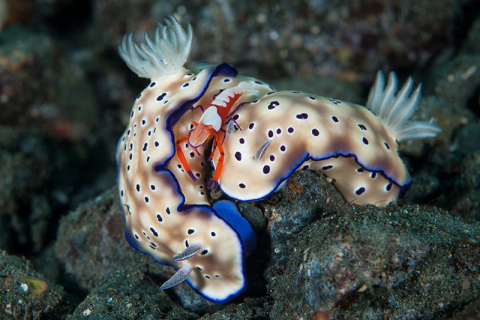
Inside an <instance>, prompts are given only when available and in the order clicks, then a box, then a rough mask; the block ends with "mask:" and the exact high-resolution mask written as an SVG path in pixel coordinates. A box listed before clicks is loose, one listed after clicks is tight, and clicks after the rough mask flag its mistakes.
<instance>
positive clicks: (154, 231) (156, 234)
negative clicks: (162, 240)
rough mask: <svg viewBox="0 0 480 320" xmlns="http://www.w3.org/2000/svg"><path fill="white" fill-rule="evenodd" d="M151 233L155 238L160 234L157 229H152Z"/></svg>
mask: <svg viewBox="0 0 480 320" xmlns="http://www.w3.org/2000/svg"><path fill="white" fill-rule="evenodd" d="M150 231H151V232H152V233H153V235H154V236H155V237H158V232H157V231H156V230H155V229H153V228H150Z"/></svg>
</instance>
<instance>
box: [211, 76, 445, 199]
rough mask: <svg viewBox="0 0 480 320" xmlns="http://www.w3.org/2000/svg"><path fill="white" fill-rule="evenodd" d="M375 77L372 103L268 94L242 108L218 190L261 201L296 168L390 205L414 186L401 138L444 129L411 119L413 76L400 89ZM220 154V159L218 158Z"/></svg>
mask: <svg viewBox="0 0 480 320" xmlns="http://www.w3.org/2000/svg"><path fill="white" fill-rule="evenodd" d="M384 86H385V80H384V76H383V73H382V72H379V73H378V75H377V79H376V82H375V84H374V86H373V87H372V89H371V91H370V95H369V99H368V102H367V107H366V108H365V107H362V106H360V105H356V104H352V103H348V102H343V101H340V100H337V99H333V98H326V97H321V96H317V95H313V94H307V93H303V92H299V91H283V92H270V93H267V94H266V95H265V96H262V97H260V98H259V99H258V100H256V101H253V102H252V103H250V104H247V105H244V106H243V107H242V108H239V109H238V111H237V112H236V113H235V115H234V117H235V118H236V122H237V124H238V126H239V127H241V128H244V129H243V130H242V131H239V130H238V131H236V132H234V133H230V134H228V135H227V136H226V138H225V141H224V146H223V148H224V150H225V151H224V152H225V159H224V163H223V173H222V175H221V177H220V179H219V183H220V187H221V189H222V190H223V192H224V193H226V194H227V195H228V196H229V197H231V198H235V199H238V200H241V201H249V200H256V199H260V198H263V197H265V196H267V195H268V194H270V193H272V192H274V191H275V190H276V189H278V188H279V187H281V186H282V185H283V184H284V182H285V180H286V179H287V178H288V177H289V176H290V175H291V174H292V173H293V172H294V171H295V170H302V169H303V170H305V169H310V170H317V171H321V172H323V173H324V174H325V175H326V176H327V177H329V178H331V179H332V183H333V185H334V186H335V187H336V188H337V190H338V191H339V192H340V193H341V194H342V195H343V197H344V198H345V200H346V201H347V202H351V203H357V204H365V203H372V204H376V205H377V206H385V205H387V204H388V203H390V202H391V201H393V200H396V199H397V197H398V196H399V193H400V192H401V191H402V190H405V189H406V188H407V187H408V186H409V184H410V183H411V180H410V176H409V173H408V171H407V168H406V167H405V164H404V163H403V161H402V160H401V158H400V157H399V155H398V144H397V142H398V141H402V140H405V139H413V138H423V137H431V136H435V135H437V133H438V132H440V131H441V129H440V128H439V127H437V126H435V125H434V124H432V123H431V122H421V121H409V119H410V117H411V116H412V114H413V112H414V110H415V108H416V105H417V103H418V101H419V98H420V86H418V87H417V89H416V90H415V91H414V92H413V94H411V92H412V89H413V81H412V79H411V78H410V79H409V80H408V81H407V82H406V84H405V85H404V86H403V88H402V89H401V90H400V92H399V93H398V94H397V78H396V76H395V74H394V73H393V72H392V73H391V74H390V76H389V81H388V84H387V87H386V88H384ZM217 158H218V155H217V156H216V157H214V160H216V159H217Z"/></svg>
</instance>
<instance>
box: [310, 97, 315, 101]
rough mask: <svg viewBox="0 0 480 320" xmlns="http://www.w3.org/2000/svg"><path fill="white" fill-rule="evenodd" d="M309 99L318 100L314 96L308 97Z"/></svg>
mask: <svg viewBox="0 0 480 320" xmlns="http://www.w3.org/2000/svg"><path fill="white" fill-rule="evenodd" d="M308 99H310V100H313V101H315V100H317V99H315V98H314V97H308Z"/></svg>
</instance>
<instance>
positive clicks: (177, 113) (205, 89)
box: [116, 17, 440, 302]
mask: <svg viewBox="0 0 480 320" xmlns="http://www.w3.org/2000/svg"><path fill="white" fill-rule="evenodd" d="M192 39H193V36H192V30H191V27H190V26H188V31H185V30H184V29H183V28H182V27H181V26H180V24H179V23H178V22H177V21H176V20H175V18H173V17H170V18H169V19H167V20H166V25H165V26H162V25H159V26H158V28H157V30H156V32H155V36H154V37H153V38H152V39H150V37H149V36H148V33H147V32H146V33H145V43H142V44H140V45H138V44H136V43H134V42H133V40H132V34H129V35H127V36H126V37H125V38H124V40H123V42H122V44H121V45H120V47H119V52H120V55H121V57H122V58H123V59H124V60H125V62H126V63H127V65H128V66H129V67H130V69H132V71H133V72H135V73H136V74H137V75H138V76H140V77H145V78H150V79H151V82H150V84H149V86H148V87H147V88H145V89H144V90H143V92H142V93H141V94H140V95H139V96H138V98H137V99H136V100H135V103H134V105H133V109H132V112H131V115H130V120H129V123H128V126H127V128H126V130H125V132H124V134H123V135H122V136H121V138H120V140H119V142H118V147H117V153H116V159H117V168H118V169H117V170H118V185H119V193H120V202H121V204H122V206H123V208H124V212H125V221H126V234H127V239H128V241H129V242H130V244H132V246H134V247H135V248H137V249H138V250H140V251H142V252H144V253H146V254H148V255H150V256H152V257H153V258H154V259H155V260H157V261H159V262H160V263H163V264H167V265H171V266H173V267H174V268H175V269H176V270H177V272H176V273H175V275H174V276H173V277H172V278H171V279H170V280H168V281H167V282H165V283H164V285H163V286H162V287H161V288H162V289H166V288H170V287H172V286H175V285H177V284H179V283H180V282H182V281H186V282H188V283H189V284H190V285H191V286H192V287H193V288H194V289H195V290H196V291H197V292H199V293H200V294H201V295H202V296H204V297H205V298H207V299H209V300H211V301H215V302H225V301H228V300H230V299H232V298H233V297H235V296H237V295H238V294H239V293H240V292H241V291H242V290H244V289H245V286H246V278H245V256H246V255H248V254H249V253H250V252H251V251H252V250H253V248H254V247H255V234H254V233H253V231H252V229H251V227H250V225H249V224H248V222H247V221H246V220H245V219H244V218H242V216H241V215H240V213H239V212H238V210H237V208H236V205H235V204H234V203H233V202H231V201H219V202H217V203H215V204H214V205H213V207H212V206H211V203H210V201H209V198H208V197H207V181H206V178H207V177H208V171H207V166H206V163H207V161H209V160H212V162H213V163H214V164H216V168H215V169H216V170H215V174H214V176H213V179H212V180H211V181H210V184H212V182H214V185H216V184H217V182H218V183H219V185H220V187H221V189H222V190H223V191H224V193H225V194H226V195H228V196H230V197H231V198H235V199H237V200H240V201H249V200H256V199H260V198H263V197H265V196H267V195H269V194H270V193H272V192H274V191H275V190H277V189H278V188H281V187H282V186H283V185H285V182H286V179H287V178H288V177H289V176H290V175H291V174H292V173H293V172H294V171H295V170H302V169H310V170H318V171H321V172H323V173H324V174H325V175H326V176H327V177H329V178H330V179H331V180H332V183H333V185H334V186H335V187H336V188H337V189H338V191H339V192H340V193H341V194H342V195H343V197H344V198H345V200H346V201H348V202H353V203H358V204H364V203H372V204H376V205H379V206H384V205H386V204H388V203H389V202H391V201H394V200H396V199H397V197H398V196H399V194H400V193H401V191H402V190H405V189H406V188H407V187H408V186H409V184H410V182H411V181H410V176H409V174H408V171H407V169H406V167H405V165H404V163H403V162H402V160H401V159H400V157H399V155H398V152H397V150H398V146H397V141H401V140H405V139H413V138H423V137H431V136H435V135H437V134H438V132H439V131H440V128H438V127H437V126H435V125H433V124H432V123H431V122H420V121H410V118H411V116H412V114H413V112H414V110H415V108H416V106H417V104H418V100H419V98H420V87H418V88H417V89H416V90H415V91H414V92H413V94H411V92H412V89H413V81H412V80H411V79H409V80H408V81H407V83H406V84H405V85H404V87H403V88H402V89H401V90H400V92H399V93H398V94H397V92H396V91H397V80H396V77H395V74H394V73H392V74H390V77H389V81H388V84H387V86H386V88H385V79H384V77H383V74H382V73H381V72H379V74H378V76H377V80H376V82H375V84H374V86H373V88H372V91H371V92H370V95H369V99H368V102H367V108H365V107H362V106H359V105H355V104H351V103H347V102H342V101H340V100H337V99H332V98H326V97H322V96H317V95H313V94H307V93H302V92H299V91H282V92H275V91H274V89H273V88H272V87H270V86H269V85H268V84H265V83H263V82H261V81H259V80H257V79H253V78H249V77H245V76H237V71H236V70H235V69H234V68H233V67H232V66H231V65H229V64H226V63H222V64H219V65H217V66H207V65H203V66H202V67H200V68H197V69H196V71H194V72H193V71H189V70H187V69H185V68H184V67H183V65H184V64H185V62H186V60H187V58H188V55H189V53H190V50H191V44H192ZM369 109H370V110H369ZM372 111H373V112H372ZM197 121H198V123H197ZM212 137H214V143H213V150H212V152H211V154H212V155H211V159H206V158H205V157H204V156H203V155H204V154H205V152H204V151H205V148H206V146H208V145H207V144H205V142H206V141H207V140H208V139H209V138H212ZM222 167H223V171H222Z"/></svg>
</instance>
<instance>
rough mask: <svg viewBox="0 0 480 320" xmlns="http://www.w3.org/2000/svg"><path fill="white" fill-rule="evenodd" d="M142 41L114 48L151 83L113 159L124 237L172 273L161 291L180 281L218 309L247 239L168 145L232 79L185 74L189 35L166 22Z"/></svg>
mask: <svg viewBox="0 0 480 320" xmlns="http://www.w3.org/2000/svg"><path fill="white" fill-rule="evenodd" d="M145 41H146V42H145V43H142V44H141V45H137V44H136V43H134V42H133V40H132V34H130V35H127V36H126V37H125V38H124V41H123V43H122V44H121V46H120V47H119V52H120V55H121V57H122V58H123V60H125V62H126V63H127V65H128V66H129V67H130V69H132V71H134V72H135V73H136V74H137V75H139V76H140V77H144V78H149V79H151V82H150V84H149V85H148V86H147V87H146V88H145V89H144V90H143V91H142V93H141V94H140V95H139V96H138V97H137V99H136V101H135V103H134V105H133V109H132V111H131V115H130V120H129V123H128V126H127V128H126V130H125V132H124V134H123V135H122V136H121V138H120V140H119V142H118V146H117V152H116V160H117V172H118V173H117V179H118V186H119V194H120V202H121V204H122V206H123V208H124V213H125V221H126V236H127V239H128V241H129V243H130V244H131V245H132V246H133V247H135V248H137V249H138V250H140V251H141V252H143V253H146V254H148V255H150V256H152V257H153V258H154V259H155V260H157V261H158V262H160V263H163V264H167V265H171V266H173V267H174V268H175V269H176V270H177V272H176V273H175V275H174V276H173V277H172V278H171V279H170V280H168V281H167V282H166V283H165V284H164V285H163V286H162V287H161V289H167V288H169V287H172V286H174V285H176V284H178V283H180V282H182V281H183V280H185V281H187V282H188V283H189V284H190V285H191V286H192V287H193V288H194V289H195V290H196V291H197V292H199V293H200V294H201V295H202V296H204V297H205V298H207V299H209V300H211V301H215V302H225V301H228V300H229V299H231V298H233V297H235V296H237V295H238V294H239V293H240V292H241V291H242V290H244V288H245V287H246V278H245V256H246V255H247V254H249V253H250V252H251V251H252V250H253V248H254V247H255V241H256V240H255V239H256V238H255V234H254V233H253V231H252V229H251V227H250V225H249V224H248V222H247V221H246V220H245V219H244V218H242V217H241V215H240V213H239V212H238V210H237V208H236V206H235V204H234V203H233V202H230V201H219V202H217V203H216V204H215V205H214V206H213V208H212V207H211V206H210V205H209V202H208V199H207V197H206V195H205V192H204V191H202V188H204V186H203V184H204V176H205V175H204V174H203V173H202V175H201V176H200V177H199V179H198V181H193V180H192V179H190V177H189V176H188V175H186V174H185V173H184V170H183V169H181V168H178V166H177V164H178V163H179V160H178V157H177V156H176V153H175V141H176V139H178V138H179V137H181V136H182V135H185V134H186V132H188V130H189V122H190V123H191V121H192V120H191V119H190V118H189V116H185V117H182V116H183V115H184V114H185V113H186V112H187V111H189V112H188V113H189V114H190V115H192V114H193V115H194V116H196V114H195V110H194V111H191V110H192V109H193V108H194V106H196V105H198V104H199V103H210V102H211V101H212V100H213V96H214V95H215V94H218V93H219V86H218V82H222V83H225V85H226V84H228V83H229V82H230V81H225V79H233V78H234V77H235V76H236V70H235V69H234V68H233V67H231V66H230V65H228V64H221V65H218V66H203V67H202V68H199V69H198V72H192V71H189V70H187V69H185V68H184V67H183V65H184V63H185V62H186V59H187V57H188V55H189V53H190V49H191V43H192V31H191V27H190V26H189V27H188V30H187V31H185V30H184V29H183V28H182V27H181V26H180V24H179V23H178V22H177V21H176V20H175V19H174V18H173V17H171V18H170V19H169V20H167V21H166V25H165V26H162V25H159V26H158V28H157V31H156V34H155V36H154V37H153V39H150V37H149V35H148V33H146V34H145ZM244 80H247V79H244ZM238 81H239V80H235V81H231V82H232V84H231V85H235V84H236V83H237V82H238ZM212 83H216V85H214V86H212ZM267 90H268V89H267V88H265V89H263V91H267ZM180 120H181V121H180ZM187 123H188V124H187ZM173 127H175V130H174V129H173ZM184 148H185V152H186V153H187V154H188V153H189V152H190V150H187V149H188V146H185V147H184ZM191 163H192V169H193V170H194V171H195V172H198V171H201V170H202V166H203V161H201V160H200V157H198V156H197V157H196V158H195V159H193V160H192V161H191ZM185 176H186V177H187V178H185Z"/></svg>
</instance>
